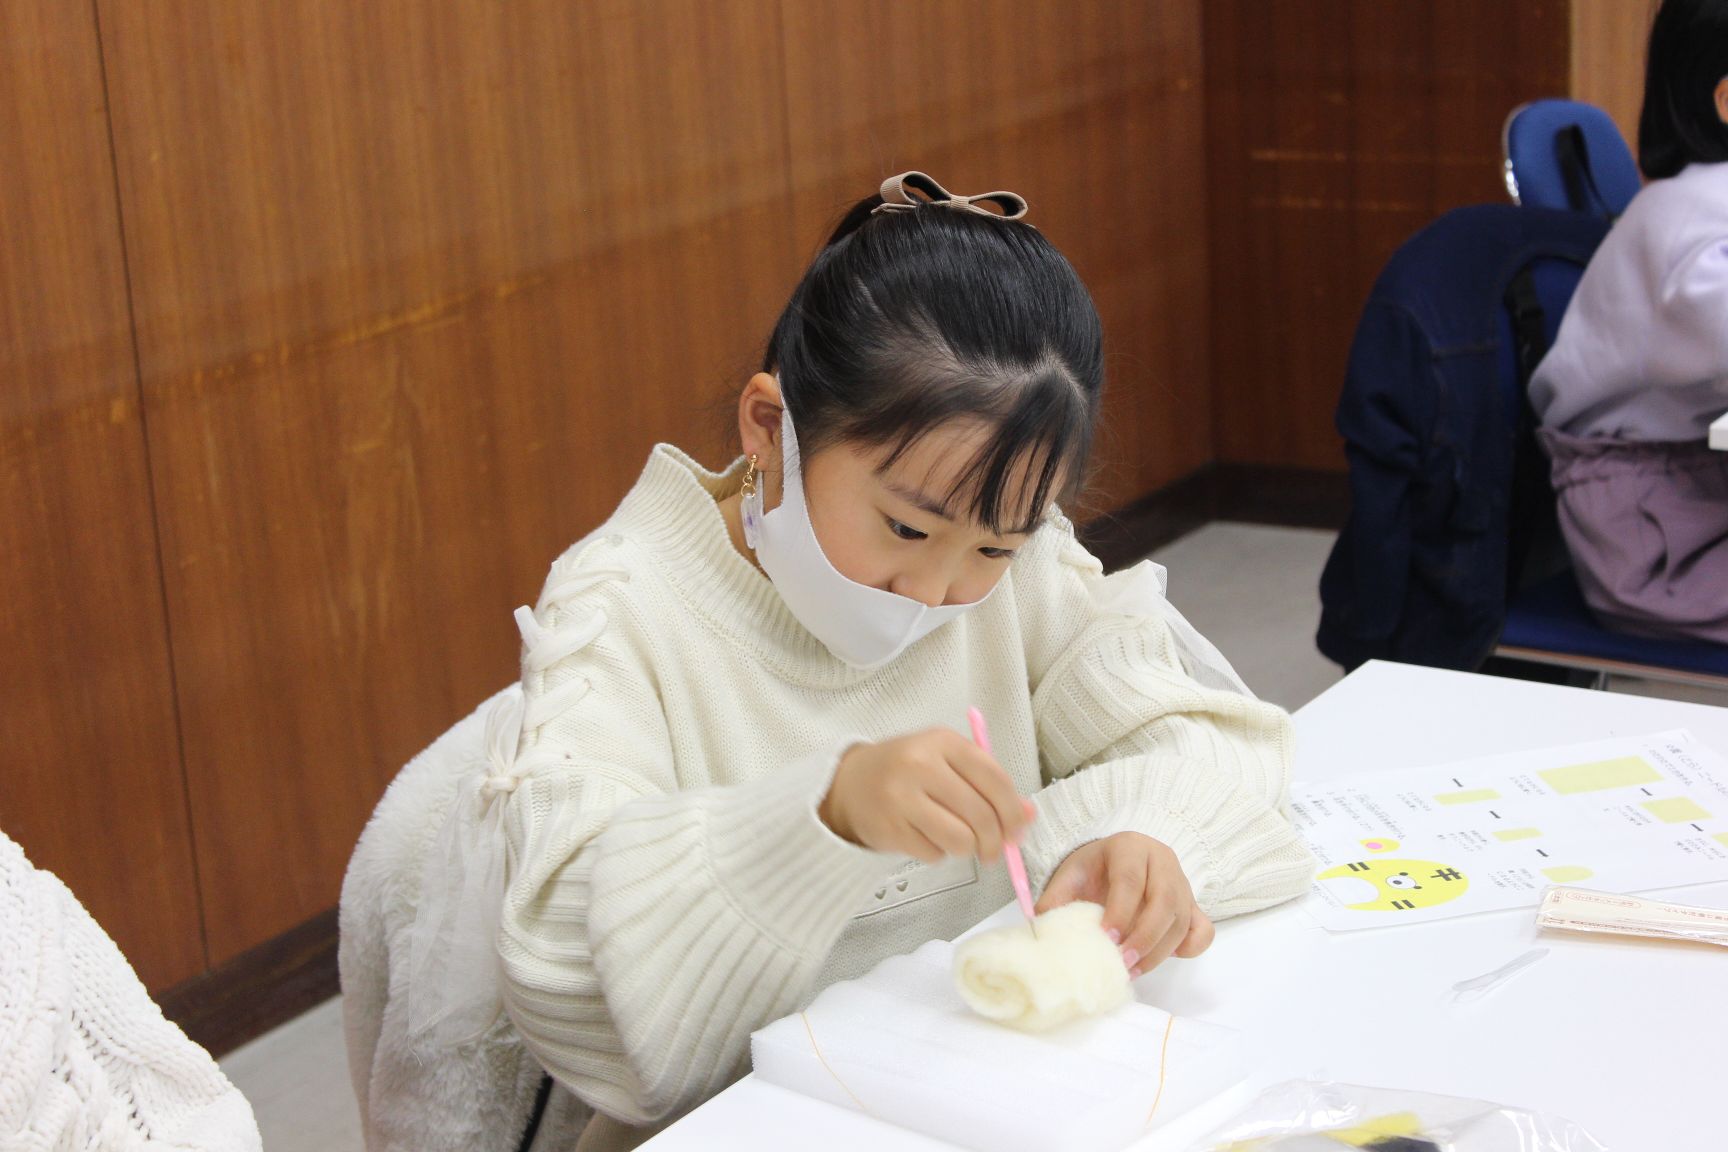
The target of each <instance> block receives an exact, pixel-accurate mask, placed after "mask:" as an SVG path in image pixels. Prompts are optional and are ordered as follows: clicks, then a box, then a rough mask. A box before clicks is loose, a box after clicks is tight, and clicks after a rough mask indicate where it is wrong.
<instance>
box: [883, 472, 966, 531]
mask: <svg viewBox="0 0 1728 1152" xmlns="http://www.w3.org/2000/svg"><path fill="white" fill-rule="evenodd" d="M882 484H883V487H885V488H887V489H888V491H890V492H892V493H893V494H894V495H896V496H898V497H900V499H902V500H904V501H906V503H908V504H910V505H912V506H913V507H915V508H921V509H923V510H924V511H925V512H928V513H930V515H932V516H939V517H941V518H942V519H944V520H946V521H948V522H949V523H950V524H952V523H953V522H954V517H953V515H952V514H951V513H949V511H948V508H947V506H946V505H944V504H943V503H942V502H941V501H940V500H937V499H935V498H934V497H931V496H927V495H925V494H924V493H923V492H921V491H919V490H918V489H916V488H907V487H905V486H904V485H901V484H897V483H895V482H894V481H893V480H884V481H882Z"/></svg>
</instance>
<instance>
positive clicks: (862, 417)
mask: <svg viewBox="0 0 1728 1152" xmlns="http://www.w3.org/2000/svg"><path fill="white" fill-rule="evenodd" d="M881 203H882V198H881V197H880V196H871V197H868V198H866V199H864V200H862V201H860V202H859V203H858V204H856V205H854V206H853V208H852V209H851V210H850V211H849V212H848V213H847V214H846V216H845V217H844V218H843V219H842V220H841V221H840V224H839V226H838V227H836V228H835V230H834V233H833V235H832V236H830V237H829V239H828V243H827V245H826V246H825V247H824V248H823V249H822V251H821V252H820V253H818V254H817V256H816V259H815V260H814V261H813V262H812V263H811V265H810V267H809V269H808V270H807V271H806V272H805V273H804V278H803V279H802V280H800V281H799V283H798V286H797V288H795V289H794V290H793V292H792V298H791V300H790V301H789V302H788V303H787V305H786V309H785V311H784V312H782V313H781V314H780V320H779V322H778V323H777V324H775V326H774V334H773V336H772V337H770V339H769V342H768V350H767V354H766V356H765V357H764V361H763V371H765V372H777V373H778V374H779V377H780V391H781V396H782V399H783V400H784V402H785V404H786V406H787V409H788V410H789V411H790V412H791V414H792V421H793V425H794V427H795V428H796V430H797V433H798V444H799V450H800V451H801V452H802V453H803V454H804V455H806V456H813V455H815V454H816V453H817V452H819V451H821V450H822V449H823V448H825V447H829V446H832V445H834V444H838V443H846V442H850V443H859V444H864V445H868V446H871V447H887V448H888V449H889V451H888V452H887V453H886V454H885V455H884V457H883V459H882V461H881V464H880V467H881V468H883V469H885V468H887V467H889V466H890V465H892V464H893V463H894V462H895V461H896V460H898V459H899V458H900V457H901V456H903V455H904V454H905V453H906V452H907V451H908V450H909V449H911V448H912V447H913V446H914V445H915V444H917V443H918V441H919V440H920V439H921V438H922V437H923V436H925V435H926V434H928V433H929V432H931V431H933V430H934V429H936V428H938V427H940V426H942V425H944V424H947V423H950V422H952V421H955V420H967V419H972V420H979V421H982V422H984V423H985V424H987V425H988V426H990V427H992V428H994V429H995V430H996V433H995V435H994V436H992V437H990V439H989V441H988V442H987V443H986V444H985V445H984V447H983V448H981V449H980V450H979V452H978V454H977V456H976V457H975V458H974V459H973V460H972V461H971V462H970V463H969V464H968V465H967V466H966V467H965V468H964V469H963V470H962V471H961V473H960V474H959V477H958V478H957V480H956V482H955V484H954V486H953V490H952V491H950V492H948V493H947V494H946V495H945V496H944V497H942V499H943V501H944V505H945V508H946V509H947V510H948V511H949V513H950V514H951V515H964V516H969V517H970V518H971V519H972V520H974V521H975V522H977V523H979V524H981V525H983V526H985V527H986V528H988V529H989V530H990V531H992V532H998V533H1001V532H1017V531H1028V530H1030V529H1031V527H1033V523H1032V522H1033V520H1034V519H1035V518H1036V517H1037V516H1038V515H1039V514H1040V513H1041V512H1042V510H1043V508H1044V506H1045V504H1046V503H1047V502H1048V501H1049V500H1050V499H1051V498H1052V497H1055V498H1057V499H1059V500H1066V499H1071V498H1073V497H1075V496H1077V495H1078V494H1079V492H1080V491H1081V490H1082V489H1083V488H1084V486H1085V481H1086V465H1087V458H1088V456H1089V454H1090V452H1091V446H1092V433H1093V427H1094V425H1095V423H1096V420H1097V413H1098V404H1099V400H1100V398H1101V396H1102V394H1103V388H1104V358H1103V339H1102V335H1101V329H1100V326H1099V323H1098V312H1097V309H1096V308H1094V307H1093V304H1092V297H1091V295H1090V294H1088V293H1087V291H1086V288H1085V286H1084V285H1082V284H1081V283H1080V277H1079V276H1078V275H1076V273H1075V271H1074V269H1073V267H1072V266H1070V265H1069V263H1068V261H1067V260H1066V259H1064V258H1063V257H1062V254H1061V253H1060V252H1058V251H1057V250H1056V248H1055V246H1054V245H1052V244H1051V243H1050V242H1049V241H1048V240H1047V239H1045V237H1044V235H1043V233H1041V232H1039V231H1038V230H1037V229H1036V228H1033V227H1031V226H1030V225H1027V224H1023V223H1020V222H1018V221H1009V220H1003V219H1000V218H991V217H986V216H983V215H980V214H978V213H976V212H968V211H964V210H961V209H956V208H951V207H943V206H941V205H939V204H922V205H920V206H918V207H916V208H913V209H910V210H905V211H891V212H876V211H874V209H875V208H876V207H877V206H878V205H880V204H881ZM1018 475H1024V476H1025V477H1026V478H1027V480H1029V481H1031V483H1030V484H1028V485H1027V486H1026V488H1025V489H1024V490H1023V491H1024V493H1025V494H1026V496H1027V500H1026V506H1025V507H1019V508H1008V507H1006V506H1005V505H1006V504H1007V503H1008V497H1009V495H1010V487H1011V485H1012V482H1013V481H1014V479H1015V478H1016V476H1018ZM1059 480H1060V481H1061V488H1060V489H1059V490H1057V489H1056V485H1057V482H1058V481H1059ZM963 504H964V506H962V505H963Z"/></svg>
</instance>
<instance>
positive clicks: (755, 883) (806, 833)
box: [706, 738, 901, 954]
mask: <svg viewBox="0 0 1728 1152" xmlns="http://www.w3.org/2000/svg"><path fill="white" fill-rule="evenodd" d="M858 742H859V741H858V740H857V739H851V738H849V739H846V740H843V741H840V742H838V743H836V744H833V745H830V746H829V747H828V748H826V749H824V750H823V751H821V752H818V753H815V754H812V755H811V756H808V757H806V758H805V759H803V760H800V761H797V762H796V763H793V764H791V765H789V766H788V767H786V768H784V769H782V770H780V771H778V772H773V773H770V774H769V775H768V776H766V777H764V778H763V779H761V780H758V781H755V782H753V783H750V784H744V785H738V786H735V787H730V788H724V789H719V790H717V791H716V795H715V800H714V801H713V803H712V804H711V805H710V806H709V808H708V813H707V821H706V829H707V840H708V844H707V848H708V857H709V859H710V860H711V861H712V862H713V865H714V872H715V876H716V879H717V880H718V881H719V883H720V887H721V890H722V891H724V892H725V893H726V895H727V897H728V898H729V899H730V900H731V901H732V903H733V904H734V906H736V907H737V909H738V910H739V912H741V913H742V914H743V915H744V916H745V917H747V918H748V919H749V920H750V921H751V922H752V923H754V924H755V925H756V926H757V927H758V928H759V929H761V930H762V931H763V932H764V933H766V934H767V935H768V936H770V937H772V938H773V939H774V940H775V941H777V942H778V943H780V944H781V945H783V946H784V947H786V948H788V949H791V950H792V951H794V952H798V953H803V954H820V953H825V952H826V951H827V949H828V948H830V947H831V946H832V945H833V942H834V938H835V934H836V933H837V932H838V931H839V930H840V928H842V927H843V926H844V925H845V923H846V921H847V920H849V919H850V918H851V915H852V912H853V911H854V910H855V909H856V908H857V907H858V906H859V903H860V901H861V900H862V899H863V898H864V896H865V894H866V893H868V892H869V891H870V890H871V889H872V888H873V887H875V886H876V885H878V884H880V883H881V882H882V878H883V877H884V876H886V875H888V873H890V872H892V871H893V870H894V867H895V865H896V864H898V863H900V862H901V858H900V857H897V856H894V855H890V854H888V853H883V852H875V851H872V850H870V849H868V848H861V847H859V846H858V845H856V844H853V843H850V842H849V841H846V840H842V839H841V838H840V837H838V836H836V835H835V834H834V833H833V832H832V831H831V830H830V829H829V828H828V826H827V825H826V824H824V823H822V820H821V817H819V816H818V815H817V814H816V808H817V805H819V804H820V803H821V802H822V798H823V797H824V796H826V795H827V794H828V787H829V785H830V784H831V783H832V782H833V779H834V770H835V769H836V768H837V767H838V766H839V763H840V757H841V755H842V754H844V753H845V751H846V749H848V748H850V747H851V746H852V745H853V744H855V743H858Z"/></svg>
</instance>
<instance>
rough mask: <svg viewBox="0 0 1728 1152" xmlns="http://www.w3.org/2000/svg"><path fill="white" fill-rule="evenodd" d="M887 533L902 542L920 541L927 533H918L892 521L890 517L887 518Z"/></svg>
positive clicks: (905, 525) (907, 526)
mask: <svg viewBox="0 0 1728 1152" xmlns="http://www.w3.org/2000/svg"><path fill="white" fill-rule="evenodd" d="M888 531H890V532H892V533H894V535H896V536H898V537H900V539H902V540H922V539H924V538H925V536H926V535H927V533H924V532H920V531H918V529H916V528H914V527H912V526H911V525H909V524H902V523H900V521H898V520H896V519H894V518H893V517H892V516H890V517H889V518H888Z"/></svg>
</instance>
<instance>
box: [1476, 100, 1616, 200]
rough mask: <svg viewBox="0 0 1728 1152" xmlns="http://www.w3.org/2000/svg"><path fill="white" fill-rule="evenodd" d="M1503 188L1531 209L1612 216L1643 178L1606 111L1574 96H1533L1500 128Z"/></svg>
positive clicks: (1516, 109) (1507, 118) (1513, 198)
mask: <svg viewBox="0 0 1728 1152" xmlns="http://www.w3.org/2000/svg"><path fill="white" fill-rule="evenodd" d="M1501 148H1502V152H1503V154H1504V156H1505V162H1506V166H1505V176H1506V191H1507V192H1509V193H1511V195H1512V202H1513V203H1514V204H1521V205H1524V206H1525V207H1529V208H1556V209H1559V210H1561V211H1571V212H1588V213H1590V214H1591V215H1593V216H1600V217H1602V218H1603V219H1606V220H1612V219H1614V218H1615V217H1617V216H1619V215H1620V213H1622V212H1624V211H1626V205H1627V204H1628V203H1629V202H1630V201H1631V199H1632V197H1633V196H1634V195H1636V194H1637V192H1638V189H1639V187H1640V186H1641V181H1640V179H1639V176H1638V164H1637V162H1636V161H1634V160H1633V158H1632V150H1631V149H1630V148H1628V147H1627V146H1626V140H1625V138H1624V137H1622V136H1621V135H1620V129H1619V128H1617V127H1615V125H1614V121H1613V120H1611V119H1610V118H1609V116H1608V114H1607V113H1606V112H1604V111H1602V109H1600V108H1598V107H1596V106H1595V105H1594V104H1585V103H1582V102H1580V101H1577V100H1536V101H1533V102H1531V103H1529V104H1523V105H1520V106H1519V107H1517V108H1514V109H1513V110H1512V114H1511V115H1510V116H1508V117H1506V126H1505V128H1504V129H1503V130H1502V132H1501Z"/></svg>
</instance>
